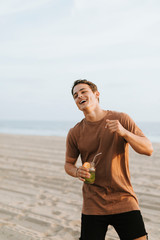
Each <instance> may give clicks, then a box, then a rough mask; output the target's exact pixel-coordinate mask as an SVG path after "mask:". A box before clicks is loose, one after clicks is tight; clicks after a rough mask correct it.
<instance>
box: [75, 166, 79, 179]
mask: <svg viewBox="0 0 160 240" xmlns="http://www.w3.org/2000/svg"><path fill="white" fill-rule="evenodd" d="M78 170H79V168H76V174H75V177H76V178H78Z"/></svg>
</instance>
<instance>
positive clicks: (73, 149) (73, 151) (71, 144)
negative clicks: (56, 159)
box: [66, 128, 79, 158]
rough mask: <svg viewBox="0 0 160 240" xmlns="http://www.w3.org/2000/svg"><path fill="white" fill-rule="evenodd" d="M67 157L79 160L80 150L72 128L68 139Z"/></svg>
mask: <svg viewBox="0 0 160 240" xmlns="http://www.w3.org/2000/svg"><path fill="white" fill-rule="evenodd" d="M66 156H67V157H71V158H78V156H79V149H78V146H77V141H76V139H75V137H74V135H73V129H72V128H71V129H70V130H69V132H68V135H67V139H66Z"/></svg>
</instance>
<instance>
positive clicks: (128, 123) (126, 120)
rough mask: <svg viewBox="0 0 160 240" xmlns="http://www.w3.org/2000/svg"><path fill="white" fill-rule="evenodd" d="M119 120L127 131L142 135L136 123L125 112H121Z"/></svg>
mask: <svg viewBox="0 0 160 240" xmlns="http://www.w3.org/2000/svg"><path fill="white" fill-rule="evenodd" d="M120 122H121V124H122V126H123V127H124V128H125V129H127V130H128V131H130V132H132V133H134V134H135V135H138V136H140V137H144V136H145V135H144V133H143V132H142V130H141V129H140V128H139V127H138V126H137V125H136V123H135V122H134V121H133V119H132V118H131V117H130V116H129V115H128V114H126V113H122V114H121V118H120Z"/></svg>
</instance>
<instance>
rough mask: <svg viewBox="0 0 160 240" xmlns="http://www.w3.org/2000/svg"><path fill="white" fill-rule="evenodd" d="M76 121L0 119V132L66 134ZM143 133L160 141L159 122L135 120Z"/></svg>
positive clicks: (44, 134) (152, 139) (47, 134)
mask: <svg viewBox="0 0 160 240" xmlns="http://www.w3.org/2000/svg"><path fill="white" fill-rule="evenodd" d="M75 124H76V121H20V120H14V121H11V120H10V121H9V120H0V133H8V134H24V135H42V136H64V137H66V136H67V133H68V131H69V129H70V128H71V127H73V126H74V125H75ZM136 124H137V125H138V126H139V127H140V129H141V130H142V131H143V132H144V134H145V135H146V136H147V137H148V138H149V139H150V140H151V141H152V142H159V143H160V122H136Z"/></svg>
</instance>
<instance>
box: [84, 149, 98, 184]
mask: <svg viewBox="0 0 160 240" xmlns="http://www.w3.org/2000/svg"><path fill="white" fill-rule="evenodd" d="M100 154H102V153H98V154H96V155H95V156H94V158H93V160H92V162H91V163H89V162H85V163H84V164H83V166H84V167H85V168H88V169H89V173H90V178H85V183H88V184H93V183H94V182H95V177H96V169H95V158H96V157H97V156H98V155H100Z"/></svg>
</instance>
